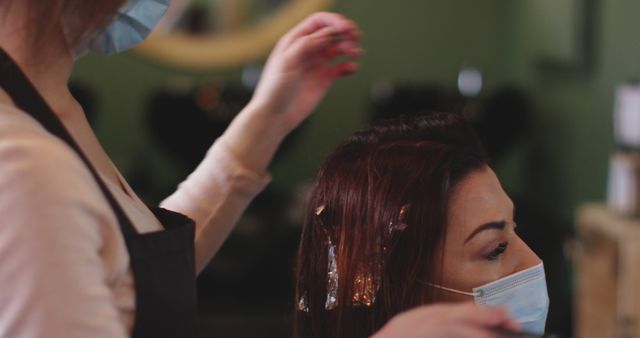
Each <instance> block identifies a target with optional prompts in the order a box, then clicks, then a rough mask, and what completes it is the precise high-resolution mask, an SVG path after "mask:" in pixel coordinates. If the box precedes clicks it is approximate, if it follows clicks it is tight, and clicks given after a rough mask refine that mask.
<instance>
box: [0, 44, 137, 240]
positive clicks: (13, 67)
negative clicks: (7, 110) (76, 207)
mask: <svg viewBox="0 0 640 338" xmlns="http://www.w3.org/2000/svg"><path fill="white" fill-rule="evenodd" d="M0 87H2V88H3V89H4V90H5V91H6V92H7V94H9V96H10V97H11V99H12V100H13V101H14V102H15V104H16V105H17V106H18V107H19V108H20V109H22V110H23V111H24V112H25V113H27V114H29V115H31V116H32V117H33V118H34V119H36V120H37V121H38V122H40V124H42V126H43V127H44V128H45V129H47V130H48V131H49V132H50V133H51V134H53V135H55V136H57V137H59V138H60V139H62V140H63V141H64V142H65V143H66V144H67V145H68V146H69V147H71V149H73V150H74V151H75V152H76V154H78V156H79V157H80V159H81V160H82V162H84V164H85V165H86V166H87V168H89V171H90V172H91V175H92V176H93V178H94V179H95V181H96V182H97V183H98V186H99V188H100V190H101V191H102V193H103V194H104V196H105V197H106V199H107V202H108V203H109V205H110V206H111V209H113V212H114V213H115V215H116V217H117V219H118V223H119V224H120V228H121V230H122V232H123V233H124V234H125V235H135V234H137V231H136V229H135V227H134V226H133V223H131V220H130V219H129V217H128V216H127V215H126V214H125V212H124V210H123V209H122V207H120V204H118V202H117V201H116V199H115V197H114V196H113V194H112V193H111V191H110V190H109V189H108V188H107V186H106V184H105V183H104V181H103V180H102V178H101V177H100V175H99V174H98V172H97V170H96V169H95V167H94V166H93V164H91V162H90V161H89V159H88V158H87V156H86V155H85V154H84V152H83V151H82V149H81V148H80V146H79V145H78V143H77V142H76V141H75V140H74V139H73V137H72V136H71V134H70V133H69V131H68V130H67V129H66V128H65V126H64V125H63V124H62V122H61V121H60V119H59V118H58V117H57V116H56V114H55V113H54V112H53V110H52V109H51V108H50V107H49V105H48V104H47V103H46V101H45V100H44V99H43V98H42V96H40V94H39V93H38V91H37V90H36V88H35V86H34V85H33V84H32V83H31V81H29V79H28V78H27V77H26V75H25V74H24V73H23V72H22V70H21V69H20V67H18V65H17V64H16V63H15V61H13V59H12V58H11V57H10V56H9V55H8V54H7V53H6V52H5V51H4V50H2V48H0Z"/></svg>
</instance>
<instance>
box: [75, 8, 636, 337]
mask: <svg viewBox="0 0 640 338" xmlns="http://www.w3.org/2000/svg"><path fill="white" fill-rule="evenodd" d="M321 9H324V10H331V11H336V12H340V13H344V14H345V15H347V16H349V17H350V18H352V19H353V20H355V21H357V22H358V24H359V25H360V26H361V27H362V29H363V31H364V34H365V36H364V39H363V41H362V44H363V47H364V49H365V50H366V52H367V54H366V56H365V57H364V58H363V59H362V61H361V70H360V73H359V74H358V75H356V76H354V77H351V78H347V79H345V80H342V81H340V82H339V83H338V84H337V85H336V86H335V88H333V89H332V91H331V92H330V93H329V95H328V97H327V98H326V99H325V100H324V102H323V103H322V104H321V106H320V107H319V109H318V110H317V111H316V113H315V114H314V115H313V116H312V117H311V118H310V119H309V120H308V121H307V122H305V124H304V125H303V126H302V127H301V128H300V129H299V130H297V131H296V132H295V133H294V134H292V135H291V136H290V137H289V138H288V139H287V140H286V141H285V144H284V146H283V148H282V150H281V151H280V153H279V154H278V155H277V157H276V159H275V160H274V163H273V165H272V166H271V170H270V171H271V173H272V174H273V177H274V179H273V182H272V183H271V185H270V186H269V187H268V188H267V189H266V190H265V191H264V192H263V193H262V194H261V195H259V196H258V197H257V198H256V200H255V201H254V202H253V203H252V204H251V206H250V208H249V210H248V212H247V214H246V215H245V216H244V217H243V218H242V220H241V221H240V224H239V225H238V227H237V230H236V231H235V232H234V233H233V234H232V236H231V237H230V239H229V240H228V242H227V243H226V244H225V246H224V247H223V249H222V250H221V251H220V252H219V254H218V255H217V256H216V258H215V259H214V260H213V261H212V262H211V264H210V266H209V267H208V268H207V269H206V270H205V271H204V272H203V273H202V275H201V276H200V277H199V281H198V288H199V302H200V313H201V319H200V324H201V327H202V330H201V334H202V337H237V338H250V337H251V338H253V337H260V338H267V337H287V336H288V335H289V334H290V322H289V316H290V313H291V312H292V309H293V287H292V274H293V257H294V254H295V251H296V248H297V242H298V237H299V235H300V230H301V219H302V214H303V210H304V208H305V196H306V193H307V191H308V188H309V186H310V183H311V181H312V180H313V178H314V175H315V173H316V170H317V169H318V167H319V165H320V163H321V162H322V160H323V159H324V158H325V157H326V155H328V153H329V152H330V151H331V150H332V148H333V147H334V146H336V145H337V144H338V143H339V142H340V141H342V140H344V139H345V138H346V137H347V136H348V135H350V134H351V133H352V132H354V131H356V130H359V129H362V128H365V127H367V126H368V125H369V124H370V123H371V122H373V121H375V120H376V119H379V118H387V117H393V116H395V115H398V114H414V113H418V112H427V111H442V110H446V111H456V112H459V113H461V114H464V115H465V116H466V117H467V118H468V119H469V120H470V121H471V122H472V123H473V124H474V125H475V126H476V127H477V130H478V132H479V133H480V135H481V137H482V139H483V140H484V142H485V145H486V146H487V148H488V150H489V152H490V155H491V158H492V165H493V167H494V169H495V170H496V172H497V174H498V176H499V178H500V179H501V181H502V183H503V185H504V188H505V189H506V191H507V192H508V193H509V194H510V196H511V197H512V198H513V200H514V202H515V203H516V208H517V222H518V223H519V225H520V226H519V231H520V234H521V235H522V236H523V237H524V239H525V241H526V242H528V243H529V244H530V245H531V247H532V248H533V249H534V251H536V252H537V253H538V254H539V255H540V257H541V258H542V259H543V260H544V261H545V266H546V272H547V278H548V287H549V294H550V298H551V310H550V315H549V321H548V323H547V328H548V329H549V331H551V332H555V333H558V334H559V335H560V336H562V337H614V336H616V337H640V335H636V334H637V333H638V332H640V331H638V329H637V325H640V321H639V320H636V318H637V316H638V312H639V311H640V310H638V309H640V302H639V301H638V300H640V297H638V295H637V294H638V293H640V273H637V272H636V270H635V269H640V255H637V254H635V251H634V250H635V243H637V241H636V242H634V241H633V239H634V238H638V234H637V231H636V230H634V226H635V218H634V216H633V214H634V213H636V212H635V211H636V209H637V208H636V207H635V204H634V203H635V202H634V201H635V194H636V192H637V189H635V190H634V188H633V187H637V186H638V185H637V184H636V183H635V177H636V176H635V175H637V172H638V170H636V169H634V168H636V167H635V163H637V160H634V159H635V150H637V149H638V147H637V146H636V143H637V142H636V143H634V139H633V135H639V134H634V133H635V132H639V131H638V130H636V127H634V126H636V124H637V127H638V129H640V118H638V120H634V116H640V100H637V99H636V97H637V95H638V91H637V84H636V82H635V81H636V79H640V43H639V42H638V32H640V20H638V13H640V2H638V1H634V0H516V1H514V0H482V1H478V0H395V1H382V0H193V1H192V2H191V4H190V5H189V9H188V10H187V11H186V12H185V14H184V15H183V16H182V17H180V18H178V21H177V24H176V26H175V27H174V28H173V29H172V30H171V31H170V32H169V33H168V34H166V35H158V36H157V37H156V38H155V39H152V40H150V41H149V42H148V43H147V44H146V45H143V46H142V47H140V48H139V49H138V50H134V51H132V52H128V53H126V54H123V55H118V56H115V57H104V56H97V55H90V56H88V57H85V58H84V59H82V60H81V61H80V62H79V64H78V67H77V68H76V70H75V73H74V75H73V78H72V80H73V84H74V90H75V93H76V95H77V96H78V98H79V99H80V101H81V102H82V103H83V105H84V106H85V108H86V109H87V111H88V112H89V115H90V118H91V121H92V123H93V125H94V126H95V128H96V130H97V133H98V136H99V137H100V139H101V141H102V142H103V144H104V146H105V148H106V150H107V152H108V153H109V155H111V157H112V158H113V159H114V162H116V164H117V165H118V166H119V168H120V169H121V170H122V171H123V173H124V174H125V176H126V177H127V179H128V180H129V181H130V182H131V184H132V186H133V187H134V189H136V190H137V191H138V192H139V193H140V195H141V196H142V197H143V198H144V199H145V200H146V202H148V203H150V204H154V203H158V202H159V201H160V200H161V199H162V198H163V197H164V196H167V195H168V194H169V193H170V192H171V191H172V190H173V189H174V188H175V186H176V185H177V184H178V183H179V182H180V181H181V180H182V179H184V178H185V176H186V175H187V174H188V173H189V172H190V171H191V170H192V169H193V168H195V166H196V165H197V163H198V162H199V160H200V159H201V158H202V156H203V155H204V153H205V152H206V150H207V148H208V146H209V145H210V144H211V143H212V141H213V140H214V139H215V138H216V137H217V136H219V135H220V134H221V133H222V131H223V130H224V128H225V127H226V126H227V125H228V123H229V122H230V120H231V119H232V118H233V117H234V116H235V114H237V113H238V112H239V110H240V109H241V108H242V107H243V105H244V104H245V103H246V102H248V100H249V98H250V97H251V93H252V90H253V88H254V86H255V84H256V82H257V80H258V79H259V76H260V71H261V66H262V64H263V62H264V59H265V57H266V56H267V54H268V52H269V50H270V48H271V47H273V45H274V43H275V42H276V37H277V36H279V35H280V34H282V33H283V32H285V31H286V30H287V29H288V28H290V27H291V26H293V24H295V23H296V22H297V21H298V20H300V19H301V18H303V17H304V16H306V15H307V14H309V13H310V12H313V11H315V10H321ZM634 100H635V101H634ZM107 112H110V113H109V114H110V115H107ZM621 116H622V117H621ZM625 116H626V117H625ZM625 118H626V119H627V120H625ZM615 119H622V120H616V121H618V122H616V123H619V124H620V125H621V126H623V127H624V126H627V127H628V126H631V127H630V130H627V134H626V135H631V136H629V137H627V138H624V137H622V138H621V137H618V136H616V135H614V134H615V133H614V120H615ZM628 121H631V122H628ZM634 123H635V124H634ZM627 129H629V128H627ZM639 133H640V132H639ZM638 137H639V138H640V136H638ZM625 140H627V141H628V142H627V141H625ZM614 159H615V161H614ZM625 161H626V162H625ZM614 162H615V163H622V164H621V165H619V166H618V165H614V164H613V163H614ZM610 166H611V167H612V168H613V167H615V168H616V170H611V172H614V171H615V172H618V173H619V174H617V176H616V175H610V174H609V173H610V170H609V167H610ZM611 176H615V177H613V178H612V177H611ZM616 187H618V188H616ZM629 187H631V188H629ZM607 200H608V201H609V204H608V206H607ZM614 210H615V211H614ZM621 223H623V224H622V225H620V227H621V229H624V230H619V231H618V230H616V231H618V232H615V231H614V232H615V234H613V235H608V231H609V230H610V228H611V227H610V226H609V224H618V225H619V224H621ZM618 225H615V226H618ZM637 227H638V229H640V225H638V226H637ZM593 228H597V229H595V230H594V229H593ZM616 229H618V228H616ZM620 231H626V232H620ZM621 233H623V234H624V235H619V234H621ZM616 234H617V235H616ZM634 236H635V237H634ZM634 262H637V263H638V264H635V266H637V267H636V268H635V269H634V264H633V263H634ZM633 278H637V279H633ZM635 282H638V283H637V284H634V283H635ZM594 297H595V298H594ZM598 297H599V298H598ZM598 330H600V331H598ZM609 333H611V335H609ZM624 334H627V335H624Z"/></svg>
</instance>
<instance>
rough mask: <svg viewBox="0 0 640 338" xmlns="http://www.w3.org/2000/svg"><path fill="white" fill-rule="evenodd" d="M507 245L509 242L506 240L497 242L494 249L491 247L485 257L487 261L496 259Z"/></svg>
mask: <svg viewBox="0 0 640 338" xmlns="http://www.w3.org/2000/svg"><path fill="white" fill-rule="evenodd" d="M508 245H509V243H507V242H504V243H500V244H498V246H497V247H496V248H495V249H493V250H492V251H491V252H490V253H489V254H488V255H487V256H486V257H485V258H486V259H487V260H489V261H495V260H496V259H498V257H499V256H500V255H502V254H503V253H504V252H505V251H506V250H507V246H508Z"/></svg>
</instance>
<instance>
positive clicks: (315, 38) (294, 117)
mask: <svg viewBox="0 0 640 338" xmlns="http://www.w3.org/2000/svg"><path fill="white" fill-rule="evenodd" d="M359 39H360V31H359V29H358V27H357V26H356V24H355V23H353V22H352V21H350V20H348V19H346V18H345V17H343V16H342V15H339V14H334V13H325V12H323V13H316V14H313V15H311V16H310V17H308V18H307V19H305V20H304V21H303V22H301V23H300V24H298V25H297V26H296V27H294V28H293V29H292V30H291V31H289V32H288V33H287V34H286V35H284V36H283V37H282V38H281V39H280V41H279V42H278V44H277V45H276V47H275V48H274V50H273V51H272V53H271V56H270V57H269V59H268V60H267V63H266V66H265V69H264V71H263V74H262V78H261V80H260V83H259V84H258V87H257V88H256V91H255V93H254V96H253V99H252V100H251V101H252V102H251V104H253V105H259V106H260V107H261V108H262V109H261V110H262V111H266V112H269V113H270V114H273V115H274V116H273V117H274V118H275V117H278V118H281V119H276V120H274V122H281V123H282V127H283V128H284V132H285V133H288V132H290V131H291V130H293V129H294V128H296V127H297V126H298V125H299V124H300V123H301V122H302V121H304V120H305V119H306V118H307V117H308V116H309V115H310V114H311V112H312V111H313V110H314V109H315V107H316V106H317V105H318V104H319V103H320V101H321V100H322V99H323V98H324V96H325V95H326V93H327V91H328V90H329V88H330V87H331V85H332V84H333V83H334V82H335V81H336V80H337V79H339V78H341V77H343V76H347V75H351V74H353V73H355V72H356V71H357V70H358V64H357V63H355V62H353V60H354V59H357V58H359V57H360V56H361V55H362V54H363V51H362V49H360V47H359V44H358V40H359ZM339 56H346V57H348V58H350V59H351V60H350V61H344V62H340V63H337V64H334V63H333V61H334V60H335V59H336V58H337V57H339Z"/></svg>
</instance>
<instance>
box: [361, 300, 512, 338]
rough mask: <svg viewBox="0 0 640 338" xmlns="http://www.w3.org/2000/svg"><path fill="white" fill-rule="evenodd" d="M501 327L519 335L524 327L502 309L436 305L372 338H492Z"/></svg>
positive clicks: (414, 312) (401, 318)
mask: <svg viewBox="0 0 640 338" xmlns="http://www.w3.org/2000/svg"><path fill="white" fill-rule="evenodd" d="M493 327H499V328H504V329H509V330H514V331H517V330H518V329H519V328H520V325H519V324H518V323H517V322H516V321H514V320H513V319H511V318H509V316H508V314H507V311H506V310H505V309H502V308H490V307H485V306H479V305H475V304H473V303H463V304H460V303H458V304H435V305H427V306H423V307H419V308H416V309H413V310H410V311H407V312H404V313H401V314H399V315H397V316H395V317H394V318H392V319H391V320H390V321H389V322H388V323H387V324H386V325H385V326H384V327H383V328H382V329H381V330H380V331H378V332H377V333H376V334H374V335H373V336H372V337H371V338H459V337H460V338H462V337H475V338H485V337H486V338H489V337H496V338H497V337H501V335H500V334H497V333H493V332H491V330H490V329H491V328H493Z"/></svg>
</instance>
